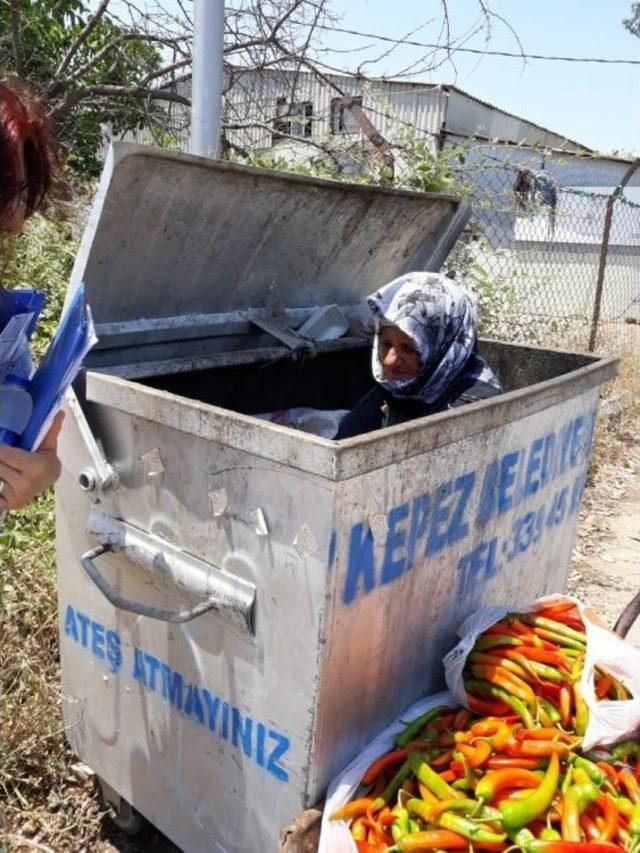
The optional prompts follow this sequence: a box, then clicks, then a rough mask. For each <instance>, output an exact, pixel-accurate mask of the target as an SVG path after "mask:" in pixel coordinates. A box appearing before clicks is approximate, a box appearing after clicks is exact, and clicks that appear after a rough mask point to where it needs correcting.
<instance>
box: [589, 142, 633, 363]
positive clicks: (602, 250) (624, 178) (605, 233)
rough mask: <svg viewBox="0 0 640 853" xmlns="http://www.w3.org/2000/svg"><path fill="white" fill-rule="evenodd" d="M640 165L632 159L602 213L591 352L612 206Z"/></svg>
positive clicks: (595, 332) (602, 283)
mask: <svg viewBox="0 0 640 853" xmlns="http://www.w3.org/2000/svg"><path fill="white" fill-rule="evenodd" d="M639 165H640V158H638V159H636V160H634V161H633V163H632V164H631V165H630V166H629V168H628V169H627V171H626V172H625V173H624V175H623V176H622V180H621V181H620V183H619V184H618V186H617V187H616V188H615V189H614V191H613V192H612V193H611V195H610V196H609V198H608V199H607V209H606V211H605V215H604V228H603V231H602V243H601V244H600V258H599V261H598V278H597V280H596V295H595V299H594V303H593V316H592V318H591V333H590V335H589V352H593V351H594V349H595V346H596V337H597V335H598V323H599V322H600V304H601V302H602V287H603V285H604V273H605V270H606V268H607V255H608V253H609V235H610V234H611V222H612V221H613V206H614V204H615V203H616V200H617V199H618V198H620V196H621V195H622V191H623V189H624V188H625V187H626V185H627V184H628V183H629V181H630V180H631V177H632V176H633V173H634V172H635V171H636V169H637V168H638V166H639Z"/></svg>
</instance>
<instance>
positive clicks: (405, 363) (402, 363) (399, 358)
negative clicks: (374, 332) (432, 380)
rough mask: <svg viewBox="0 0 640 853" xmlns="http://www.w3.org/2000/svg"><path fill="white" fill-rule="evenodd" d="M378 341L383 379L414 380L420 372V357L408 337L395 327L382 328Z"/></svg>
mask: <svg viewBox="0 0 640 853" xmlns="http://www.w3.org/2000/svg"><path fill="white" fill-rule="evenodd" d="M379 341H380V362H381V363H382V366H383V368H384V376H385V379H387V380H389V379H397V380H400V381H405V382H406V381H407V380H409V379H415V377H416V376H417V375H418V373H419V371H420V355H419V353H418V351H417V350H416V348H415V347H414V345H413V341H412V340H411V338H410V337H409V335H407V334H405V333H404V332H403V331H402V330H401V329H398V328H397V327H396V326H383V327H382V328H381V329H380V334H379Z"/></svg>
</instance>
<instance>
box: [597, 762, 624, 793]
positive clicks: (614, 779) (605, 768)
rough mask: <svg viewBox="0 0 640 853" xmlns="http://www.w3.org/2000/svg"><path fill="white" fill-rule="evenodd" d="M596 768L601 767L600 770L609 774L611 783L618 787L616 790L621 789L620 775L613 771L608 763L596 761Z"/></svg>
mask: <svg viewBox="0 0 640 853" xmlns="http://www.w3.org/2000/svg"><path fill="white" fill-rule="evenodd" d="M596 767H599V768H600V770H602V771H603V772H604V773H606V774H607V776H608V777H609V779H610V781H611V782H613V784H614V787H616V788H618V787H619V784H618V774H617V773H616V771H615V770H614V769H613V767H612V766H611V765H610V764H607V762H606V761H596Z"/></svg>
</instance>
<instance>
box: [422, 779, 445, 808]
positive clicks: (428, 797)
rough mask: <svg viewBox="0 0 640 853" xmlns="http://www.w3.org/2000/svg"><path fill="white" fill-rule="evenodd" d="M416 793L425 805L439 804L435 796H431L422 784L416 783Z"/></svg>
mask: <svg viewBox="0 0 640 853" xmlns="http://www.w3.org/2000/svg"><path fill="white" fill-rule="evenodd" d="M418 791H419V792H420V798H421V799H423V800H424V801H425V803H439V802H440V800H439V799H438V798H437V797H436V795H435V794H432V793H431V791H430V790H429V789H428V788H427V786H426V785H425V784H424V783H423V782H420V781H419V782H418Z"/></svg>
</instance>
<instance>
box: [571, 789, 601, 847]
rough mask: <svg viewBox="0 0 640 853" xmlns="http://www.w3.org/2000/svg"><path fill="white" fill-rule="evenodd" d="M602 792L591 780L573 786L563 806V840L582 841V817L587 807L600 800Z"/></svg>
mask: <svg viewBox="0 0 640 853" xmlns="http://www.w3.org/2000/svg"><path fill="white" fill-rule="evenodd" d="M599 794H600V791H599V790H598V786H597V785H594V783H593V782H591V780H589V781H588V782H580V783H578V784H577V785H572V786H571V787H570V788H569V790H568V791H567V793H566V794H565V795H564V803H563V806H562V838H563V839H564V840H565V841H573V842H577V841H580V840H581V839H582V830H581V829H580V823H579V820H580V815H581V814H582V813H583V812H584V811H585V809H586V808H587V806H589V805H590V804H591V803H593V802H594V800H597V799H598V796H599Z"/></svg>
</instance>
